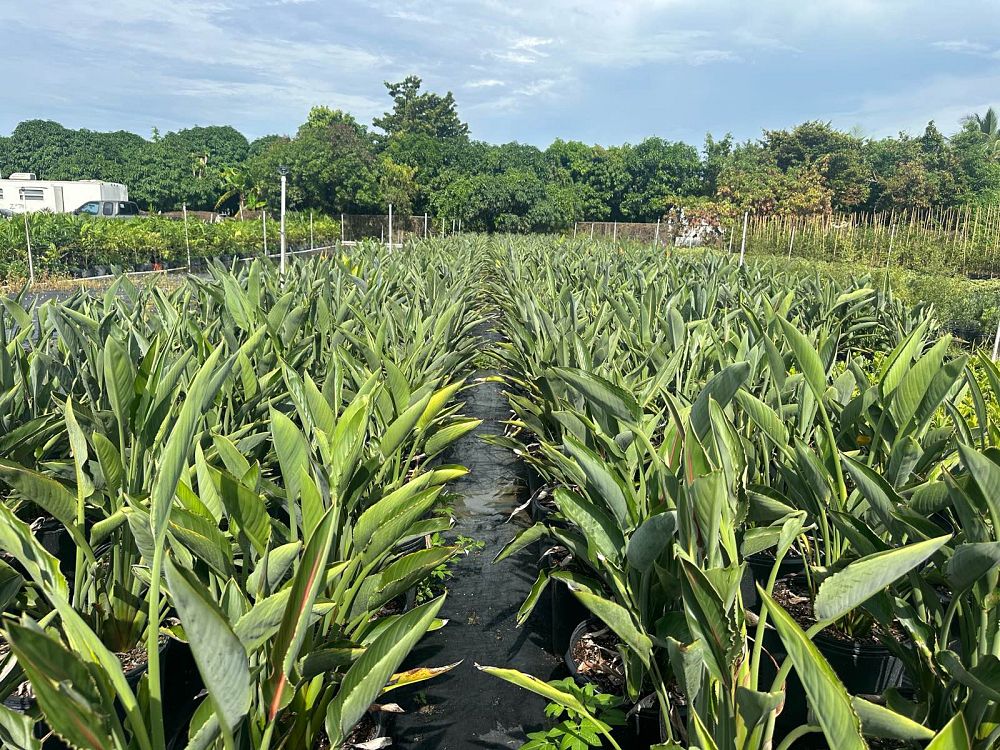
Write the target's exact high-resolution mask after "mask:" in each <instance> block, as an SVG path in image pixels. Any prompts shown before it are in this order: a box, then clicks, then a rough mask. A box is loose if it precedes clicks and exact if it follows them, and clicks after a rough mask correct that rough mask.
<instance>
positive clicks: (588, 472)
mask: <svg viewBox="0 0 1000 750" xmlns="http://www.w3.org/2000/svg"><path fill="white" fill-rule="evenodd" d="M563 445H564V446H565V448H566V452H567V453H569V455H570V456H572V457H573V458H574V459H575V460H576V462H577V463H578V464H579V465H580V468H581V469H583V474H584V476H585V477H586V478H587V494H588V495H590V497H591V498H592V499H593V500H594V501H595V502H600V503H603V504H604V505H605V506H607V508H608V510H610V511H611V513H613V514H614V516H615V519H616V520H617V521H618V526H619V528H623V529H627V528H629V527H630V526H631V525H632V523H631V518H632V514H633V513H634V512H635V499H634V498H629V497H626V494H625V488H624V487H623V485H622V483H621V482H619V481H618V479H617V478H616V477H615V475H614V474H613V473H612V472H611V470H610V469H609V468H608V466H607V464H605V463H604V462H603V461H602V460H601V457H600V456H598V455H597V454H596V453H594V452H593V451H592V450H590V449H589V448H588V447H587V446H586V445H584V444H583V443H581V442H580V441H579V440H578V439H577V438H575V437H573V435H571V434H570V433H566V435H565V436H564V437H563Z"/></svg>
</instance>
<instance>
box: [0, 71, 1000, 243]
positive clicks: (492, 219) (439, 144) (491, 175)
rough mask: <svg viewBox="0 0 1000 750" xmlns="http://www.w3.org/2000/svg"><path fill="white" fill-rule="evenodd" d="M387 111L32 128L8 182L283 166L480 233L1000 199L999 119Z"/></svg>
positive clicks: (303, 189) (229, 183)
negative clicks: (586, 119) (750, 122)
mask: <svg viewBox="0 0 1000 750" xmlns="http://www.w3.org/2000/svg"><path fill="white" fill-rule="evenodd" d="M386 88H387V89H388V93H389V96H390V97H391V100H392V103H391V107H390V109H389V111H387V112H386V113H385V114H384V115H383V116H382V117H378V118H375V120H374V121H373V123H372V125H373V128H374V129H372V130H370V129H369V128H368V127H367V126H366V125H365V124H363V123H360V122H358V121H357V120H356V119H355V118H354V117H353V116H351V115H350V114H349V113H346V112H343V111H340V110H335V109H331V108H329V107H324V106H318V107H314V108H313V109H312V110H311V111H310V112H309V115H308V117H307V119H306V122H305V123H303V124H302V126H301V127H300V128H299V129H298V131H297V132H296V133H295V135H294V136H290V137H289V136H280V135H269V136H265V137H263V138H259V139H257V140H255V141H254V142H252V143H248V142H247V140H246V138H244V137H243V135H241V134H240V133H239V132H237V131H236V130H234V129H233V128H231V127H194V128H189V129H186V130H180V131H177V132H172V133H167V134H165V135H163V136H160V134H159V133H158V132H156V131H154V132H153V134H152V137H151V138H150V139H145V138H142V137H140V136H138V135H134V134H132V133H125V132H114V133H96V132H92V131H89V130H70V129H67V128H65V127H63V126H62V125H60V124H58V123H55V122H49V121H44V120H28V121H25V122H22V123H21V124H20V125H18V126H17V127H16V128H15V129H14V132H13V133H11V134H10V136H8V137H0V173H2V174H8V173H10V172H15V171H30V172H35V173H37V174H38V175H39V177H41V178H43V179H86V178H97V179H104V180H111V181H116V182H124V183H126V184H127V185H128V186H129V190H130V194H131V195H132V197H133V198H134V199H135V200H137V201H139V202H140V203H142V204H144V205H146V206H148V207H150V208H151V209H154V210H165V209H175V208H179V207H180V205H181V204H182V203H187V205H188V206H189V207H190V208H204V209H211V208H214V207H218V208H224V209H227V210H230V211H233V212H236V211H238V210H241V209H246V208H253V207H255V206H257V205H265V204H270V205H271V206H272V207H275V206H276V204H277V202H278V169H279V167H280V166H285V167H287V168H288V170H289V195H288V199H289V202H290V205H291V206H292V207H293V208H299V209H315V210H318V211H323V212H328V213H333V214H337V213H341V212H344V213H384V212H385V210H386V206H387V204H388V203H392V204H393V205H394V207H395V210H396V212H397V213H398V214H404V213H408V212H412V213H416V214H422V213H424V212H427V213H431V214H433V215H434V216H436V217H440V218H444V219H445V220H451V219H456V220H457V219H461V220H462V222H463V224H464V225H465V226H467V227H468V228H470V229H481V230H488V231H533V230H549V229H558V228H562V227H566V226H570V225H572V223H573V222H574V221H577V220H581V219H583V220H597V221H643V222H651V221H656V220H657V219H658V218H660V217H662V216H664V215H666V214H667V213H668V212H670V211H671V210H676V209H678V208H681V207H688V206H697V207H699V209H702V210H711V211H714V212H716V213H719V214H723V215H728V216H738V215H741V214H742V213H743V212H744V211H752V212H754V213H761V214H766V213H783V214H799V215H803V214H815V213H828V212H831V211H837V212H861V211H864V212H869V211H897V212H900V211H909V210H920V209H928V208H939V207H954V206H976V205H987V204H991V203H994V202H996V201H997V200H998V199H1000V130H998V125H997V116H996V113H995V112H994V111H993V110H988V111H987V112H985V113H982V114H974V115H970V116H969V117H967V118H965V119H964V120H963V122H962V124H961V129H959V130H958V132H956V133H953V134H951V135H950V136H948V135H945V134H944V133H942V131H941V130H939V129H938V127H937V126H936V125H935V124H934V123H929V124H928V126H927V128H926V130H925V131H924V132H923V133H922V134H920V135H918V136H911V135H907V134H902V133H901V134H900V135H899V136H898V137H895V138H880V139H871V138H865V137H861V136H859V135H856V134H853V133H847V132H843V131H839V130H836V129H835V128H833V127H831V126H830V124H828V123H823V122H806V123H803V124H801V125H798V126H797V127H794V128H791V129H788V130H768V131H765V132H764V133H763V134H762V137H761V138H760V139H759V140H756V141H747V142H745V143H737V142H735V141H734V140H733V138H732V137H731V136H728V135H727V136H725V137H723V138H714V137H712V136H711V135H709V136H708V137H707V138H706V140H705V143H704V146H703V148H702V149H701V151H699V150H698V149H696V148H694V147H693V146H690V145H688V144H685V143H680V142H672V141H668V140H664V139H662V138H656V137H652V138H647V139H646V140H644V141H642V142H640V143H637V144H623V145H619V146H608V147H605V146H600V145H590V144H586V143H582V142H579V141H563V140H556V141H555V142H554V143H552V145H550V146H549V147H548V148H547V149H545V150H541V149H538V148H536V147H534V146H530V145H526V144H521V143H506V144H500V145H493V144H488V143H484V142H481V141H475V140H472V139H471V138H470V137H469V127H468V125H467V124H466V123H465V122H463V121H462V120H461V118H460V117H459V113H458V108H457V105H456V102H455V99H454V97H453V96H452V94H451V93H450V92H449V93H447V94H445V95H443V96H442V95H439V94H436V93H433V92H429V91H423V90H422V82H421V80H420V78H418V77H416V76H410V77H408V78H406V79H404V80H403V81H400V82H398V83H386Z"/></svg>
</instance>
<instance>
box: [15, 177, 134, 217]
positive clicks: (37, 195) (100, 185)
mask: <svg viewBox="0 0 1000 750" xmlns="http://www.w3.org/2000/svg"><path fill="white" fill-rule="evenodd" d="M127 200H128V188H127V187H126V186H125V185H121V184H119V183H117V182H102V181H101V180H39V179H37V178H36V177H35V174H34V173H32V172H15V173H13V174H11V175H9V176H8V177H7V178H6V179H3V178H2V176H0V208H3V209H6V210H7V211H12V212H14V213H38V212H39V211H49V212H51V213H55V214H62V213H70V212H72V210H73V207H74V206H80V205H82V204H83V203H84V202H86V201H127Z"/></svg>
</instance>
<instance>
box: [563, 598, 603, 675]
mask: <svg viewBox="0 0 1000 750" xmlns="http://www.w3.org/2000/svg"><path fill="white" fill-rule="evenodd" d="M553 614H554V613H553ZM598 629H600V625H599V624H598V623H597V622H596V621H594V620H591V619H588V618H584V619H583V620H582V621H581V620H577V625H576V627H575V628H573V629H572V630H571V631H570V635H569V638H568V639H567V643H566V648H564V649H563V661H564V662H566V668H567V669H568V670H569V674H570V676H571V677H572V678H573V679H574V680H575V681H576V683H577V684H578V685H586V684H587V683H588V682H590V678H589V677H586V676H585V675H582V674H580V665H579V664H578V663H577V661H576V659H575V658H573V646H575V645H576V644H577V642H578V641H579V640H580V639H581V638H583V635H584V633H592V632H594V631H595V630H598Z"/></svg>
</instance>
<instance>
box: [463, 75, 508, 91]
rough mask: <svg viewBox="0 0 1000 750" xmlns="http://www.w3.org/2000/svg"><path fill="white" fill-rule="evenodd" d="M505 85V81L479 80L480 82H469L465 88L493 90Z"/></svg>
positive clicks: (494, 79) (493, 79)
mask: <svg viewBox="0 0 1000 750" xmlns="http://www.w3.org/2000/svg"><path fill="white" fill-rule="evenodd" d="M505 85H506V84H505V83H504V82H503V81H499V80H497V79H496V78H484V79H482V80H479V81H469V83H467V84H465V88H467V89H492V88H497V87H500V86H505Z"/></svg>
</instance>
